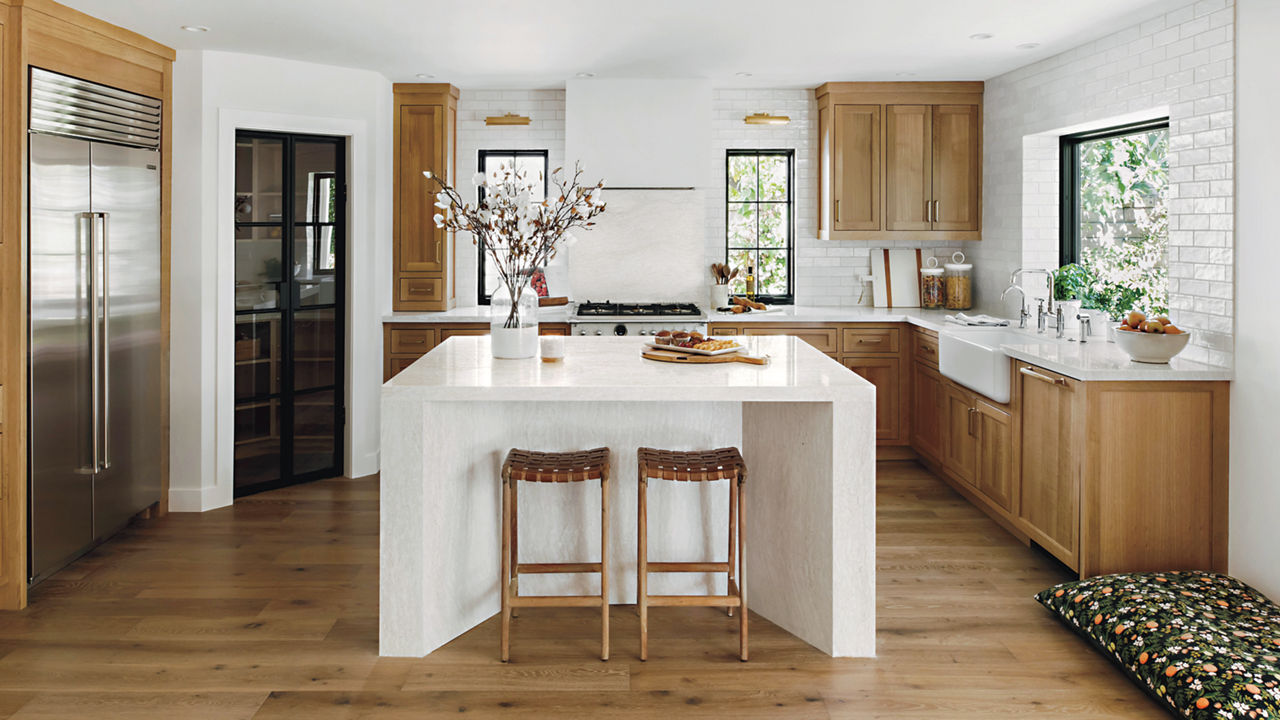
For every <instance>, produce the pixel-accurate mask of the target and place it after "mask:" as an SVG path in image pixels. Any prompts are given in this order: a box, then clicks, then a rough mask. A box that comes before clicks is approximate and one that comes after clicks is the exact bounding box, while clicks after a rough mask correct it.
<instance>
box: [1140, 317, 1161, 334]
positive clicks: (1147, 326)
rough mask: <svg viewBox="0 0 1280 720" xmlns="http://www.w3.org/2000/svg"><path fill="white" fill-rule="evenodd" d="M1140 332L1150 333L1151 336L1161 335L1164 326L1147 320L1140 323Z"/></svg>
mask: <svg viewBox="0 0 1280 720" xmlns="http://www.w3.org/2000/svg"><path fill="white" fill-rule="evenodd" d="M1142 332H1144V333H1151V334H1152V335H1161V334H1163V333H1164V325H1161V324H1160V323H1158V322H1156V321H1155V320H1148V321H1147V322H1144V323H1142Z"/></svg>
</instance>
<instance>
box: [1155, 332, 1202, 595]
mask: <svg viewBox="0 0 1280 720" xmlns="http://www.w3.org/2000/svg"><path fill="white" fill-rule="evenodd" d="M1155 320H1156V322H1158V323H1160V324H1161V325H1172V324H1173V321H1172V320H1170V319H1169V318H1167V317H1165V316H1163V315H1158V316H1156V319H1155ZM1200 579H1201V580H1205V579H1207V578H1200Z"/></svg>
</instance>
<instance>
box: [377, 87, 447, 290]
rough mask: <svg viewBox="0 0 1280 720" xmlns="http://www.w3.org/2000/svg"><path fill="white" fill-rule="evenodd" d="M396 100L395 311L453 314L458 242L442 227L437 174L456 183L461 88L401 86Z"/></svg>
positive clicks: (394, 189)
mask: <svg viewBox="0 0 1280 720" xmlns="http://www.w3.org/2000/svg"><path fill="white" fill-rule="evenodd" d="M392 93H393V96H394V108H393V112H394V113H395V119H394V124H395V127H394V134H395V139H394V143H395V149H394V153H395V158H394V165H395V168H394V181H393V185H394V187H393V190H392V192H393V193H394V199H393V200H392V205H393V218H392V233H393V235H394V238H395V244H394V246H393V251H392V255H393V259H392V264H393V265H392V297H391V307H392V309H393V310H397V311H401V310H407V311H419V312H422V311H427V312H434V311H441V310H449V309H452V308H453V306H454V303H455V300H456V296H457V288H456V287H455V283H454V271H453V237H452V236H451V235H450V234H449V233H447V232H446V231H445V230H443V229H440V228H437V227H436V223H435V220H434V217H435V215H436V213H437V212H439V209H438V208H436V207H435V195H436V190H437V187H438V186H437V185H436V184H435V183H434V182H432V181H431V180H430V179H429V178H427V177H426V176H425V175H423V172H427V171H429V172H431V173H433V174H434V175H437V176H439V177H441V178H444V179H445V180H446V181H447V182H448V183H449V184H450V185H455V184H456V180H455V178H456V169H457V158H456V154H457V144H458V89H457V88H456V87H453V86H452V85H448V84H444V83H397V84H395V85H393V86H392Z"/></svg>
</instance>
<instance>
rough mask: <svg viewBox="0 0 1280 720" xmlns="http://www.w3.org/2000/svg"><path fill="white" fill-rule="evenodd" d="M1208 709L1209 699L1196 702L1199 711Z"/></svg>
mask: <svg viewBox="0 0 1280 720" xmlns="http://www.w3.org/2000/svg"><path fill="white" fill-rule="evenodd" d="M1207 707H1209V699H1208V698H1200V699H1199V700H1196V709H1198V710H1203V709H1205V708H1207Z"/></svg>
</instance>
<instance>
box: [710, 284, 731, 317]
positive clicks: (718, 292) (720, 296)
mask: <svg viewBox="0 0 1280 720" xmlns="http://www.w3.org/2000/svg"><path fill="white" fill-rule="evenodd" d="M728 306H729V286H728V285H717V284H712V285H711V310H712V312H715V310H716V308H722V307H728Z"/></svg>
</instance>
